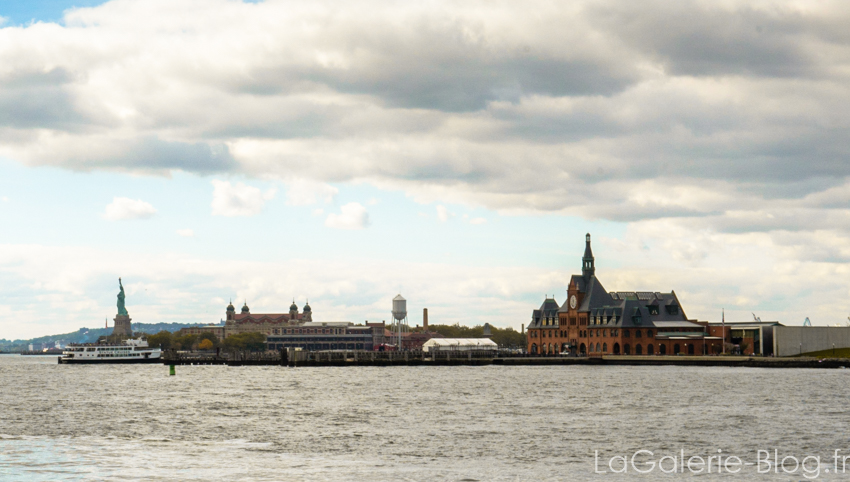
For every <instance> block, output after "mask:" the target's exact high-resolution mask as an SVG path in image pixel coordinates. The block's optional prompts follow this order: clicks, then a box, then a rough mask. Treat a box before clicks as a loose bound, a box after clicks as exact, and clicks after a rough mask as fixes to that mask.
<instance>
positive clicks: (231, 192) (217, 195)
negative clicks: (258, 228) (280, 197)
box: [211, 179, 275, 217]
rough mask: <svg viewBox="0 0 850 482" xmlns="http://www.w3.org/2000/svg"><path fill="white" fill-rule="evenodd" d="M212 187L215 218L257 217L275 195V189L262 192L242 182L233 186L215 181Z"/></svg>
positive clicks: (226, 182) (227, 182) (228, 182)
mask: <svg viewBox="0 0 850 482" xmlns="http://www.w3.org/2000/svg"><path fill="white" fill-rule="evenodd" d="M212 185H213V199H212V204H211V206H212V214H213V216H228V217H233V216H256V215H257V214H260V212H261V211H262V210H263V206H265V204H266V202H267V201H269V200H271V199H272V198H274V195H275V189H274V188H272V189H269V190H267V191H266V192H262V191H260V190H259V189H258V188H256V187H253V186H247V185H245V184H243V183H241V182H238V183H236V185H232V184H230V181H219V180H217V179H215V180H213V181H212Z"/></svg>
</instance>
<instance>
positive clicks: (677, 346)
mask: <svg viewBox="0 0 850 482" xmlns="http://www.w3.org/2000/svg"><path fill="white" fill-rule="evenodd" d="M679 351H680V350H679V344H678V343H676V344H675V345H673V354H674V355H678V354H679Z"/></svg>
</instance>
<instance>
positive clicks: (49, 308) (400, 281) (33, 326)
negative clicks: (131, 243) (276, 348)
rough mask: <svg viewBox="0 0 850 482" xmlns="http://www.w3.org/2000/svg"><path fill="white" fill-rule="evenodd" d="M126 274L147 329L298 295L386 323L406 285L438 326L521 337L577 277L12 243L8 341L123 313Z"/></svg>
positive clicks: (336, 312) (1, 264) (3, 278)
mask: <svg viewBox="0 0 850 482" xmlns="http://www.w3.org/2000/svg"><path fill="white" fill-rule="evenodd" d="M131 251H132V252H131ZM118 272H120V275H121V276H122V277H123V280H124V286H125V289H126V291H127V308H128V310H129V311H130V313H131V314H132V315H133V318H134V320H139V321H143V322H146V323H155V322H159V321H167V322H175V321H176V322H181V323H217V322H218V321H219V320H220V319H221V318H223V317H224V310H225V307H226V304H227V302H226V301H225V300H227V299H229V298H230V297H231V296H232V297H233V299H234V300H236V299H239V300H242V299H248V301H249V305H250V307H251V311H252V312H255V313H263V312H266V313H276V312H280V310H284V311H285V310H287V309H288V306H289V303H290V300H291V299H292V297H293V296H294V297H296V301H298V303H299V305H300V304H301V303H302V302H303V301H304V300H305V299H307V298H309V300H310V304H311V306H312V308H313V317H314V319H316V320H319V321H339V320H350V321H352V322H361V323H362V321H363V320H366V319H368V320H381V319H384V318H385V317H386V315H385V313H386V310H387V309H388V308H387V307H388V306H391V299H392V297H393V296H395V295H396V293H397V292H398V291H397V290H398V289H399V286H403V287H404V290H403V294H404V295H405V297H407V299H408V300H409V301H408V304H409V308H410V310H411V313H415V312H419V313H421V308H422V307H426V306H427V307H428V308H429V312H430V316H431V321H432V322H434V323H443V324H454V323H462V324H466V325H476V324H478V325H483V324H484V323H485V322H489V323H491V324H494V325H496V326H513V327H514V328H515V329H517V330H519V324H520V323H521V322H522V321H517V320H525V319H526V318H527V317H528V314H529V313H530V311H529V310H530V308H529V302H528V301H522V299H523V298H524V297H527V296H529V295H530V300H529V301H532V300H533V304H534V305H537V304H539V300H538V297H539V296H538V293H544V292H546V291H547V290H551V289H552V288H551V286H553V285H556V286H562V285H564V284H565V283H566V282H567V281H568V280H569V277H568V275H561V274H558V273H553V272H551V271H550V270H547V269H539V268H517V267H510V266H508V267H503V266H454V265H449V264H433V263H418V262H406V261H401V262H400V261H398V260H386V259H370V260H343V261H340V260H331V259H328V258H326V257H319V258H315V259H300V260H299V259H291V260H277V261H246V260H242V259H235V258H234V259H230V258H224V259H221V258H214V259H213V258H204V257H191V256H188V257H187V256H185V255H176V254H165V255H163V254H160V253H157V254H151V253H148V254H146V253H140V252H138V251H133V250H122V249H121V248H117V249H110V250H101V249H94V248H80V247H55V246H38V245H31V244H30V245H8V244H6V245H2V249H0V290H2V291H3V292H4V293H6V294H7V295H8V296H10V297H12V298H11V299H14V300H15V303H12V304H11V306H10V307H9V309H10V312H8V313H7V312H5V311H4V312H3V315H4V317H5V319H10V320H11V319H14V320H15V322H14V323H7V324H6V325H4V326H3V328H4V335H3V337H5V338H16V337H21V338H23V337H26V338H29V337H33V336H40V335H47V334H55V333H67V332H70V331H74V330H77V329H79V328H80V327H84V326H88V327H92V313H110V312H114V310H115V293H116V292H117V289H118V280H117V277H118V276H119V274H117V273H118ZM0 310H3V308H1V307H0ZM416 322H418V321H416V320H414V319H413V318H412V319H411V323H416ZM97 326H100V325H97Z"/></svg>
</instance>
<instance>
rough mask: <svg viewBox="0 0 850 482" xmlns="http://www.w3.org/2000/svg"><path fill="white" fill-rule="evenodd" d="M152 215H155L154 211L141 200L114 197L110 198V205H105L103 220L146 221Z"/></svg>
mask: <svg viewBox="0 0 850 482" xmlns="http://www.w3.org/2000/svg"><path fill="white" fill-rule="evenodd" d="M154 214H156V209H155V208H154V207H153V206H151V205H150V204H149V203H146V202H145V201H142V200H141V199H130V198H126V197H115V198H112V202H111V203H109V204H107V205H106V210H105V211H104V213H103V218H104V219H106V220H109V221H121V220H127V219H148V218H150V217H152V216H153V215H154Z"/></svg>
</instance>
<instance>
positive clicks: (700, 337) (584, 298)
mask: <svg viewBox="0 0 850 482" xmlns="http://www.w3.org/2000/svg"><path fill="white" fill-rule="evenodd" d="M707 325H708V323H704V322H703V323H698V322H696V320H689V319H688V318H687V316H686V315H685V311H684V309H683V308H682V306H681V304H680V303H679V299H678V298H677V297H676V292H675V291H671V292H670V293H661V292H654V291H626V292H608V291H606V290H605V288H604V287H603V286H602V283H601V282H600V281H599V279H598V278H597V277H596V268H595V258H594V257H593V252H592V250H591V247H590V234H588V235H587V237H586V245H585V251H584V256H583V257H582V274H581V275H573V276H572V278H571V279H570V284H569V286H568V287H567V299H566V301H564V304H563V305H561V306H559V305H558V302H557V301H556V300H555V299H554V298H548V297H547V298H546V299H545V300H544V301H543V304H542V305H540V308H539V309H537V310H534V311H533V312H532V316H531V323H530V324H529V325H528V330H527V340H528V352H529V353H535V354H555V353H563V352H565V351H569V352H570V353H571V354H586V355H591V356H592V355H621V354H622V355H678V354H688V355H702V354H706V353H719V352H720V351H721V349H722V347H723V345H722V343H723V339H722V337H721V336H712V335H711V334H710V333H709V331H708V329H707V328H708V327H707Z"/></svg>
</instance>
